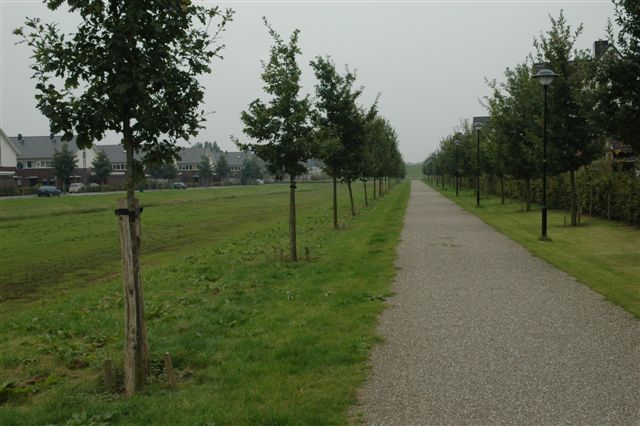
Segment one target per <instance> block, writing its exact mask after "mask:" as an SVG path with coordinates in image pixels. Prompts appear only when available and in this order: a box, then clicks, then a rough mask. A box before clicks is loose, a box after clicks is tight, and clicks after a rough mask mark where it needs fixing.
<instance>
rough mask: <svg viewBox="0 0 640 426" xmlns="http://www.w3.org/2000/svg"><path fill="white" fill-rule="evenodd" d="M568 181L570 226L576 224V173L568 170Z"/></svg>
mask: <svg viewBox="0 0 640 426" xmlns="http://www.w3.org/2000/svg"><path fill="white" fill-rule="evenodd" d="M569 181H570V182H571V194H570V197H569V198H570V200H571V226H578V205H577V203H576V174H575V171H573V170H570V171H569Z"/></svg>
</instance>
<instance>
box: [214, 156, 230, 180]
mask: <svg viewBox="0 0 640 426" xmlns="http://www.w3.org/2000/svg"><path fill="white" fill-rule="evenodd" d="M214 171H215V174H216V175H217V176H218V177H219V178H220V185H224V180H225V179H227V178H228V177H229V175H230V174H231V168H229V163H228V162H227V157H226V156H225V155H220V157H219V158H218V161H217V162H216V165H215V167H214Z"/></svg>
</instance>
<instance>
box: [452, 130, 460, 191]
mask: <svg viewBox="0 0 640 426" xmlns="http://www.w3.org/2000/svg"><path fill="white" fill-rule="evenodd" d="M453 144H454V145H455V146H456V197H457V196H458V190H459V187H460V184H459V181H460V167H459V166H458V147H459V146H460V141H459V140H458V139H455V140H454V141H453Z"/></svg>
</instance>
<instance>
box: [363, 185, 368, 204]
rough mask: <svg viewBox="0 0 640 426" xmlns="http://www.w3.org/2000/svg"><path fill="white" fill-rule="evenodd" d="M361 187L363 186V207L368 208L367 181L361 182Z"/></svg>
mask: <svg viewBox="0 0 640 426" xmlns="http://www.w3.org/2000/svg"><path fill="white" fill-rule="evenodd" d="M362 185H363V186H364V206H365V207H369V199H368V198H367V181H366V180H363V181H362Z"/></svg>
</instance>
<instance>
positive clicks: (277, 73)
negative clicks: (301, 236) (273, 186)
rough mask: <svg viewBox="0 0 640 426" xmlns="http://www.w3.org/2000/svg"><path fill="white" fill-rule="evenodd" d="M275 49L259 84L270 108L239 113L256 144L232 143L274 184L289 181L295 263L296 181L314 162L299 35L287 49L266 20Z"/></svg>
mask: <svg viewBox="0 0 640 426" xmlns="http://www.w3.org/2000/svg"><path fill="white" fill-rule="evenodd" d="M264 23H265V26H266V27H267V29H268V31H269V34H270V35H271V37H273V41H274V45H273V46H272V47H271V55H270V57H269V60H268V61H267V62H263V65H262V66H263V69H264V71H263V73H262V80H263V81H264V83H265V85H264V91H265V92H266V93H267V95H269V98H270V100H269V101H268V103H266V104H265V103H264V102H262V101H261V100H260V99H256V100H254V101H253V102H251V104H250V105H249V110H248V111H243V112H242V115H241V118H242V122H243V123H244V132H245V133H246V134H247V135H248V136H249V137H251V138H254V139H255V140H256V141H257V142H256V143H249V144H241V143H239V142H238V141H236V143H237V144H238V146H239V147H240V148H241V149H243V150H245V151H246V150H251V151H253V152H254V153H256V154H257V155H258V157H260V158H262V159H263V160H264V161H265V162H266V163H267V167H268V169H269V171H270V172H271V173H272V174H273V175H274V176H276V178H278V179H283V178H284V176H285V175H287V176H288V177H289V182H290V184H289V188H290V191H289V238H290V245H291V247H290V248H291V260H292V261H294V262H296V261H297V260H298V254H297V246H296V199H295V190H296V178H297V177H298V176H299V175H301V174H304V173H305V172H306V171H307V168H306V165H305V163H306V162H307V160H309V159H310V158H311V157H312V137H311V133H312V128H311V125H310V123H309V111H310V103H309V97H308V96H305V97H303V98H300V97H299V95H298V93H299V92H300V74H301V72H300V67H299V66H298V63H297V61H296V56H298V55H300V54H301V53H302V52H301V51H300V48H299V47H298V36H299V33H300V31H299V30H295V31H294V32H293V34H292V35H291V37H290V38H289V42H288V43H286V42H285V41H284V40H283V39H282V38H281V37H280V35H278V33H276V32H275V31H274V30H273V28H271V26H270V25H269V23H268V22H267V20H266V19H265V20H264Z"/></svg>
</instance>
